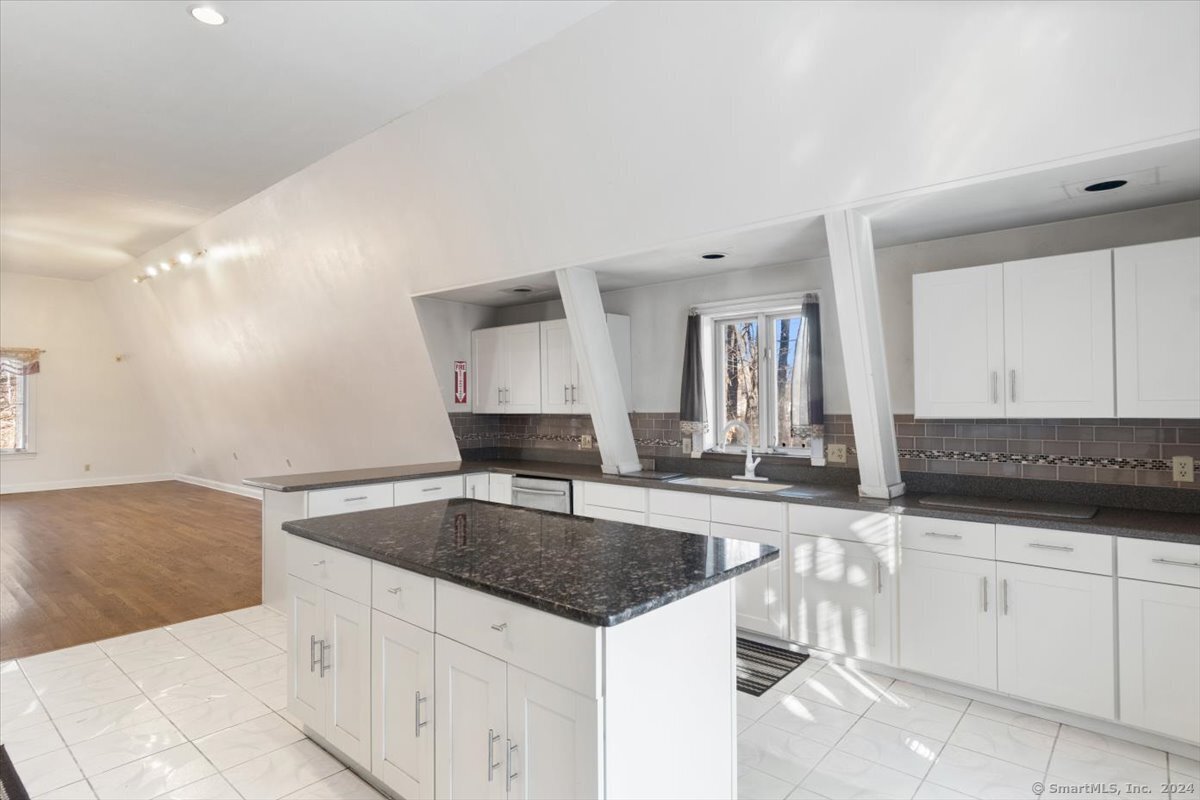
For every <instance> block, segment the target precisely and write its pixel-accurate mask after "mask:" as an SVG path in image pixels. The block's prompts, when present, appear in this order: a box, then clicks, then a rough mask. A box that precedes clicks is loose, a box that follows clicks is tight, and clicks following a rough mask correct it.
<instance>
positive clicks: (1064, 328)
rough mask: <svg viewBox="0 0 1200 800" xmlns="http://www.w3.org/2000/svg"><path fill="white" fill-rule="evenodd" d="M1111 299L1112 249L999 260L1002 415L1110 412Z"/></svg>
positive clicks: (1094, 414)
mask: <svg viewBox="0 0 1200 800" xmlns="http://www.w3.org/2000/svg"><path fill="white" fill-rule="evenodd" d="M1112 303H1113V294H1112V251H1111V250H1098V251H1095V252H1090V253H1071V254H1069V255H1062V256H1051V257H1048V258H1034V259H1029V260H1027V261H1013V262H1008V263H1006V264H1005V265H1004V362H1005V370H1006V376H1005V377H1006V380H1005V398H1006V400H1005V416H1007V417H1114V416H1116V404H1115V399H1114V380H1115V378H1114V365H1113V305H1112ZM946 334H947V335H957V332H953V331H946Z"/></svg>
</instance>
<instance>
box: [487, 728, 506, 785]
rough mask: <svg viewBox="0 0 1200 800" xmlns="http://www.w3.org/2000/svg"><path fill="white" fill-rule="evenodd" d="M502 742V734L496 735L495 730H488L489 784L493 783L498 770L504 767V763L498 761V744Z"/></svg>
mask: <svg viewBox="0 0 1200 800" xmlns="http://www.w3.org/2000/svg"><path fill="white" fill-rule="evenodd" d="M498 741H500V734H498V733H496V729H495V728H488V783H491V782H492V776H493V774H494V773H495V771H496V769H497V768H499V767H502V766H504V764H503V763H502V762H499V761H496V760H495V758H496V742H498Z"/></svg>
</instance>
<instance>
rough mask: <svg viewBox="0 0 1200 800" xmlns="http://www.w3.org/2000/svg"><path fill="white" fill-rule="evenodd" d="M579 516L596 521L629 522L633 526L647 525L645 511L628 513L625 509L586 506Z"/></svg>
mask: <svg viewBox="0 0 1200 800" xmlns="http://www.w3.org/2000/svg"><path fill="white" fill-rule="evenodd" d="M579 514H580V515H582V516H585V517H592V518H594V519H609V520H612V521H613V522H628V523H631V524H633V525H645V524H646V512H645V511H626V510H625V509H623V508H609V507H608V506H592V505H586V506H584V507H583V508H582V509H581V510H580V511H579Z"/></svg>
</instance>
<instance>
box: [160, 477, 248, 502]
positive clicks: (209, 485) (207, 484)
mask: <svg viewBox="0 0 1200 800" xmlns="http://www.w3.org/2000/svg"><path fill="white" fill-rule="evenodd" d="M172 477H173V479H174V480H177V481H181V482H183V483H190V484H192V485H193V486H203V487H204V488H206V489H216V490H217V491H218V492H229V493H230V494H240V495H241V496H242V497H253V498H254V499H255V500H262V493H263V490H262V489H256V488H255V487H253V486H241V485H238V484H236V483H222V482H221V481H214V480H211V479H209V478H201V477H198V476H196V475H184V474H182V473H177V474H175V475H173V476H172Z"/></svg>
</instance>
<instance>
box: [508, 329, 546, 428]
mask: <svg viewBox="0 0 1200 800" xmlns="http://www.w3.org/2000/svg"><path fill="white" fill-rule="evenodd" d="M541 327H542V326H541V324H540V323H537V322H531V323H529V324H527V325H510V326H508V327H505V328H501V330H502V331H504V344H503V346H502V347H503V350H504V358H505V360H506V361H507V378H506V380H505V382H504V404H503V405H502V406H501V411H503V412H504V413H505V414H540V413H541V411H542V333H541Z"/></svg>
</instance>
